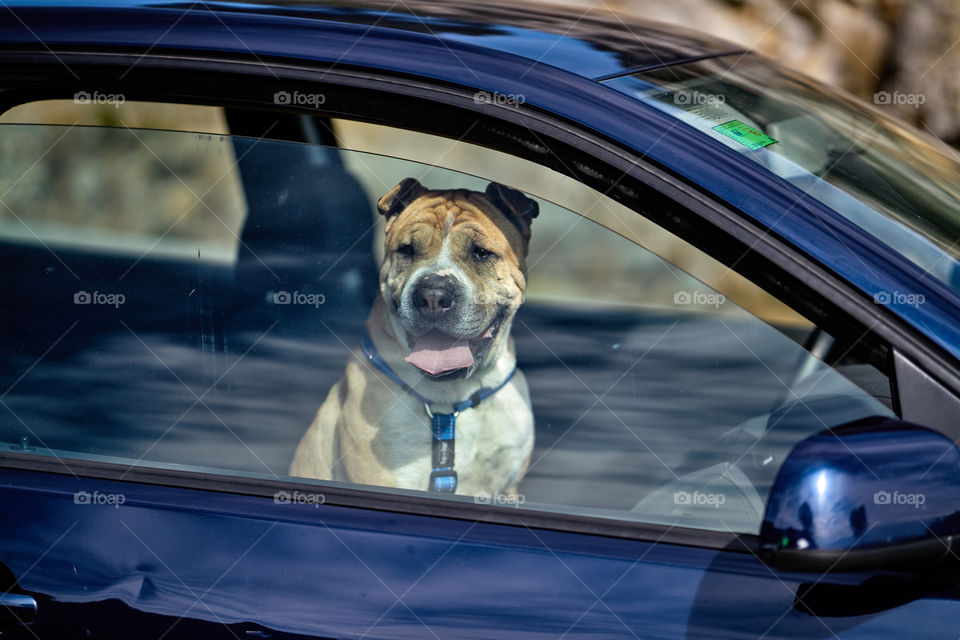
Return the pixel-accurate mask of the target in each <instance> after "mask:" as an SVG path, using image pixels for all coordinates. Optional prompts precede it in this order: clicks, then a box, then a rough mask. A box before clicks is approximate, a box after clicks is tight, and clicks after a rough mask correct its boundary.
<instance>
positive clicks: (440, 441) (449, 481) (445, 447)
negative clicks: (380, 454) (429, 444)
mask: <svg viewBox="0 0 960 640" xmlns="http://www.w3.org/2000/svg"><path fill="white" fill-rule="evenodd" d="M360 347H361V349H363V355H364V356H366V358H367V360H368V361H370V363H371V364H372V365H373V366H375V367H376V368H377V369H379V370H380V372H381V373H382V374H383V375H385V376H387V377H388V378H390V379H391V380H393V381H394V382H395V383H397V385H398V386H399V387H400V388H401V389H403V390H404V391H405V392H407V393H409V394H410V395H411V396H413V397H414V398H416V399H417V400H419V401H420V402H422V403H423V406H424V408H425V409H426V410H427V416H428V417H429V418H430V421H431V428H430V431H431V433H432V434H433V450H432V452H431V463H432V465H433V469H432V470H431V471H430V486H429V489H430V490H431V491H437V492H440V493H453V492H455V491H456V490H457V472H456V470H455V469H454V468H453V460H454V452H455V447H454V445H455V437H456V427H457V416H458V415H460V412H461V411H463V410H465V409H470V408H472V407H475V406H477V405H478V404H480V402H481V401H483V400H485V399H487V398H489V397H490V396H492V395H493V394H495V393H496V392H497V391H500V389H502V388H504V387H505V386H506V385H507V383H508V382H510V380H512V379H513V374H515V373H516V372H517V368H516V367H514V368H513V370H512V371H511V372H510V375H508V376H507V377H506V378H505V379H504V381H503V382H501V383H500V384H498V385H497V386H496V387H482V388H480V389H477V390H476V391H475V392H474V393H473V394H472V395H471V396H470V397H469V398H467V399H466V400H464V401H462V402H458V403H456V404H454V405H453V413H434V412H432V411H431V410H430V404H431V402H430V400H428V399H427V398H426V397H424V396H423V395H421V394H420V393H418V392H417V391H415V390H414V389H413V388H412V387H410V385H408V384H407V383H406V382H404V381H403V380H401V379H400V376H398V375H397V374H396V372H394V370H393V369H391V368H390V365H389V364H387V361H386V360H384V359H383V357H382V356H381V355H380V354H379V353H378V352H377V348H376V347H375V346H373V340H371V339H370V334H367V333H365V334H364V335H363V338H362V339H361V340H360Z"/></svg>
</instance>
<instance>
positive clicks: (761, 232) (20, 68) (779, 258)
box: [0, 50, 960, 553]
mask: <svg viewBox="0 0 960 640" xmlns="http://www.w3.org/2000/svg"><path fill="white" fill-rule="evenodd" d="M133 62H137V70H136V72H135V73H130V74H129V76H128V77H127V78H126V79H125V80H124V81H123V82H117V81H116V80H115V79H114V76H115V75H116V71H117V69H118V68H120V69H123V70H126V69H128V68H129V67H130V65H131V63H133ZM65 65H69V68H70V69H71V70H73V71H74V72H76V71H81V74H80V78H79V79H77V78H75V77H73V76H72V74H70V73H68V72H67V70H66V67H65ZM0 69H3V72H4V81H3V82H4V86H5V87H6V88H5V89H0V111H5V110H6V109H9V108H10V107H12V106H14V105H16V104H22V103H24V102H30V101H35V100H42V99H52V98H69V97H71V96H72V94H73V93H74V92H75V91H78V90H81V89H87V90H89V89H90V88H91V87H102V88H103V90H105V91H106V90H110V91H122V92H123V93H124V94H125V95H127V96H128V98H127V99H128V100H131V99H138V100H155V101H167V102H182V103H193V104H209V105H217V106H234V107H237V108H244V107H246V108H255V109H267V110H275V111H278V112H280V111H286V112H296V113H313V114H315V115H325V116H329V117H345V118H350V119H357V120H366V121H369V122H375V123H380V124H385V125H389V126H398V127H403V128H414V129H418V130H423V131H426V132H430V133H434V134H435V135H445V133H444V130H443V127H442V126H441V125H443V124H445V123H444V122H441V121H440V119H438V118H435V117H434V118H430V119H424V118H423V117H422V116H421V118H420V121H417V118H416V110H408V111H406V112H404V111H403V110H402V109H396V110H395V111H392V112H391V117H389V118H387V117H384V115H383V112H379V113H374V112H372V111H370V110H369V108H368V109H367V111H366V112H364V110H363V109H362V108H357V109H352V110H350V111H349V112H347V111H344V110H343V109H341V110H336V109H332V108H328V109H324V110H323V111H322V112H319V111H310V110H303V109H299V110H298V109H283V108H280V107H277V106H276V105H274V104H273V103H272V101H269V102H268V101H267V100H266V97H267V96H270V97H272V95H273V90H276V89H278V88H286V89H288V90H289V89H293V88H294V84H292V83H302V85H301V86H303V87H304V88H312V89H317V88H320V87H323V88H324V90H325V91H334V92H337V91H339V92H341V93H342V95H344V96H347V95H348V94H351V93H354V92H361V93H362V94H363V100H360V102H363V101H364V100H367V99H368V98H369V97H370V96H380V97H381V98H389V99H390V100H391V105H392V106H396V105H397V101H398V100H400V101H403V100H406V101H409V102H410V103H417V102H418V101H424V100H426V101H430V102H433V103H437V104H445V105H448V106H449V107H450V109H451V113H452V112H453V111H454V110H457V111H460V112H463V113H470V114H471V115H472V117H474V118H477V119H479V120H481V121H483V122H484V125H485V126H484V127H478V128H477V130H476V131H475V132H471V133H470V135H465V136H463V138H462V139H463V140H464V141H468V142H474V143H478V144H482V145H484V146H488V147H492V148H499V149H500V150H503V147H502V144H501V145H500V146H499V147H498V146H497V144H496V142H495V141H496V140H497V139H498V138H497V136H499V140H503V139H513V140H515V141H516V143H517V147H516V148H511V149H510V150H509V151H508V152H509V153H511V154H513V155H516V156H518V157H523V158H526V159H528V160H533V161H534V162H537V163H538V164H543V165H545V166H548V167H549V168H553V169H557V170H559V171H560V172H561V173H566V174H568V175H571V176H572V177H574V178H575V179H577V180H579V181H581V182H583V183H584V184H586V185H587V186H590V187H592V188H594V189H598V190H599V191H600V192H601V193H603V192H604V191H605V190H604V188H603V187H604V186H605V183H604V178H605V177H606V176H605V175H603V174H600V173H599V172H597V171H596V170H595V169H594V168H593V167H594V166H598V165H599V166H605V167H608V168H610V169H612V170H613V171H614V172H625V173H626V174H627V178H626V179H624V180H623V181H622V182H620V184H619V186H618V188H617V189H616V190H615V191H613V192H611V193H609V194H607V195H609V196H610V197H613V198H614V199H616V200H618V201H620V202H623V203H624V204H627V206H630V207H631V208H632V209H634V210H635V211H637V212H638V213H640V214H641V215H644V216H645V217H647V218H648V219H650V220H651V221H653V222H654V223H656V224H659V225H661V226H663V227H664V228H666V229H668V230H669V231H671V232H673V233H675V234H677V235H678V236H680V237H682V238H684V239H685V240H687V241H689V242H691V244H693V245H694V246H696V247H697V248H698V249H700V250H702V251H704V252H705V253H707V254H708V255H711V256H712V257H714V258H716V259H718V260H720V261H721V262H723V263H724V264H729V263H730V262H731V261H732V258H731V257H732V256H735V257H736V258H741V256H745V257H742V259H741V261H740V262H739V264H738V265H737V266H738V267H739V268H738V269H737V271H738V272H740V273H743V274H745V275H746V277H748V278H749V279H751V280H752V281H754V282H755V283H756V284H758V285H759V286H761V287H762V288H764V289H767V290H770V289H773V290H774V291H775V292H776V293H775V295H776V296H777V297H778V298H780V299H782V300H784V301H785V302H787V303H788V304H790V305H791V306H795V307H796V308H798V310H801V311H802V312H803V313H804V314H805V315H808V316H814V317H817V316H823V317H826V316H829V315H831V314H840V315H843V316H850V317H852V318H853V319H854V320H855V321H856V323H857V324H858V325H860V326H861V328H862V327H867V331H866V334H865V335H867V334H869V335H868V336H867V337H871V338H873V339H874V342H877V343H879V344H880V346H879V348H880V349H881V351H882V353H879V354H876V355H877V356H878V357H880V358H885V359H889V358H890V357H891V356H890V353H889V349H884V345H885V344H886V343H889V344H890V345H893V346H896V348H898V349H900V350H901V351H902V352H903V353H905V354H908V355H911V356H912V357H913V359H914V360H915V361H918V362H924V363H926V365H927V368H928V372H929V373H930V374H931V375H932V377H934V379H937V380H939V381H940V382H941V383H942V384H944V385H945V386H946V387H947V388H949V389H951V390H952V391H953V392H954V393H955V394H957V395H960V373H958V371H957V369H956V362H955V361H954V360H953V359H952V357H951V356H950V355H949V354H947V353H946V352H944V351H943V350H941V349H940V348H939V347H938V346H937V345H935V344H933V343H931V342H929V341H927V340H926V339H925V338H923V337H922V336H918V335H917V334H916V333H915V332H913V331H912V330H911V329H910V328H909V327H908V326H906V325H905V324H904V323H903V322H902V321H900V320H899V319H898V318H896V317H895V316H893V315H892V314H881V315H879V316H878V313H877V309H876V307H875V305H873V304H872V301H871V300H869V299H868V298H866V297H865V296H864V295H863V294H861V293H860V292H858V291H856V290H855V289H853V287H851V286H850V285H848V284H846V283H844V282H842V281H839V280H838V279H837V278H836V277H835V276H834V275H833V274H831V273H830V272H829V271H828V270H827V269H825V268H824V267H823V266H822V265H819V264H817V263H815V262H814V261H813V260H811V259H810V258H808V257H806V256H805V255H803V254H802V253H800V252H799V251H798V250H796V249H794V248H793V247H792V246H791V245H790V244H789V243H787V242H786V241H784V240H783V239H782V238H780V237H779V236H777V235H776V234H774V233H770V232H769V231H768V230H766V229H763V228H761V227H760V226H758V225H757V224H756V223H754V222H753V221H752V220H751V219H749V218H748V217H747V216H746V215H744V214H742V213H740V212H738V211H737V210H735V209H733V208H731V207H730V206H728V205H726V204H724V203H721V202H719V201H717V200H716V199H715V198H714V197H713V196H712V195H711V194H709V193H705V192H703V191H701V190H700V189H699V188H698V187H697V186H696V185H693V184H692V183H690V182H688V181H686V180H684V179H683V178H682V177H679V176H677V175H675V174H673V173H671V172H670V171H668V170H666V169H664V168H663V167H658V166H656V165H654V164H653V163H652V162H651V161H649V160H648V159H641V158H639V157H637V155H636V154H635V153H634V152H633V151H631V150H629V149H624V148H622V147H621V146H619V145H617V144H616V143H614V142H612V141H610V140H607V139H604V138H602V137H600V136H598V135H596V134H594V133H592V132H588V131H584V130H582V129H581V128H580V127H578V126H577V125H576V124H574V123H570V122H566V121H564V120H561V119H559V118H557V117H556V116H553V115H551V114H546V113H542V112H538V111H536V110H533V109H529V108H520V109H515V108H504V107H500V106H497V105H495V104H480V105H478V104H476V103H475V101H474V100H473V95H474V92H473V90H471V89H469V88H464V87H458V86H451V85H440V84H431V83H428V82H427V81H425V80H423V79H419V78H418V79H412V78H408V77H398V76H393V75H388V74H385V73H381V72H374V71H370V70H365V71H361V70H356V69H330V68H325V67H322V66H307V65H305V64H303V63H299V64H294V63H291V62H290V61H272V60H271V61H266V62H251V61H249V60H245V59H242V58H239V57H237V58H231V57H222V56H221V57H218V56H215V55H210V54H196V55H194V54H187V53H176V54H171V53H156V54H150V55H148V56H146V57H143V58H142V59H141V58H140V54H139V53H129V52H90V51H68V50H60V51H57V52H55V53H54V52H47V51H4V52H0ZM193 76H203V82H202V83H197V84H196V86H195V87H194V86H193V85H191V83H190V78H192V77H193ZM51 79H54V82H51ZM241 79H242V82H243V85H242V86H243V87H244V94H243V95H237V94H236V93H231V92H230V91H231V89H234V90H235V88H236V87H237V86H240V85H239V82H240V81H241ZM254 82H256V83H257V84H258V85H259V86H261V87H263V89H262V90H260V91H253V90H252V84H253V83H254ZM51 86H56V87H57V88H56V89H50V87H51ZM218 92H219V93H218ZM254 93H256V96H255V97H253V96H252V94H254ZM354 97H355V98H356V97H357V96H354ZM328 102H331V101H328ZM355 102H356V100H355ZM344 103H346V104H349V100H346V101H344ZM454 129H455V127H454ZM524 131H526V132H528V133H532V134H533V138H532V139H531V137H530V135H525V134H523V132H524ZM481 134H482V135H481ZM446 135H447V137H449V135H450V131H447V132H446ZM454 137H456V136H454ZM547 141H549V143H550V144H552V145H556V148H562V149H563V151H564V152H565V153H566V152H567V151H568V150H570V151H572V153H571V154H570V156H569V162H566V163H564V162H562V161H561V164H562V165H564V166H556V163H555V162H554V165H553V166H551V165H550V164H545V162H544V153H543V149H540V148H538V147H540V146H543V144H544V143H545V142H547ZM538 143H539V144H538ZM554 155H555V156H556V155H558V154H554ZM578 155H580V156H583V158H582V159H581V158H577V156H578ZM557 159H559V157H557ZM583 159H586V160H588V161H589V164H586V163H582V162H581V161H582V160H583ZM638 188H639V189H640V190H642V191H643V194H644V196H647V197H649V196H650V195H651V193H653V194H654V195H655V196H657V197H656V198H655V202H654V203H653V206H648V208H647V209H646V210H644V209H643V208H642V207H637V206H636V204H635V203H634V204H633V205H632V206H631V204H630V200H631V199H633V198H637V197H638V193H637V189H638ZM698 221H699V222H705V223H707V225H706V226H707V227H709V228H708V229H702V228H701V229H699V231H698V226H699V227H702V226H703V225H702V224H701V225H696V224H694V223H695V222H698ZM715 230H720V232H721V237H723V238H724V239H725V240H726V242H723V243H718V242H717V237H718V236H717V234H716V233H715ZM707 236H709V237H707ZM708 239H709V240H710V243H709V245H708V244H707V242H706V241H707V240H708ZM862 337H863V336H861V338H862ZM888 370H891V369H888ZM0 467H8V468H15V469H23V470H38V471H44V472H47V473H70V472H72V473H75V474H77V475H82V476H86V477H91V478H105V479H114V478H118V477H119V475H120V474H122V473H125V472H128V471H129V473H127V475H126V478H127V479H128V480H130V481H135V482H144V483H148V484H161V485H167V486H177V487H184V488H196V489H205V490H211V491H221V492H229V493H242V494H246V495H256V496H272V495H273V493H274V492H275V491H276V490H277V489H288V490H293V489H297V488H302V487H303V486H304V483H303V482H297V481H280V482H276V481H268V480H261V479H256V478H243V477H238V476H215V475H209V474H197V473H191V472H180V471H170V470H163V469H147V468H143V467H137V468H134V469H132V470H129V469H128V468H127V467H124V466H122V465H116V464H110V463H102V462H93V461H86V460H81V461H74V460H71V461H70V468H69V470H68V469H65V468H64V466H63V465H62V464H61V463H60V462H57V461H55V460H51V459H50V458H44V457H40V456H30V455H23V454H16V453H12V452H0ZM311 486H312V485H311ZM318 486H322V487H323V491H324V493H325V494H326V495H327V496H328V497H329V498H330V500H329V503H330V504H338V505H342V506H355V507H360V508H367V509H381V510H385V511H402V512H405V513H429V514H430V515H438V516H445V517H454V518H466V519H470V520H481V521H486V522H496V523H499V524H504V525H513V526H521V525H522V526H530V527H533V528H546V529H559V530H563V531H570V532H577V533H586V534H594V535H607V536H614V537H628V538H631V539H637V540H644V541H660V542H663V543H669V544H681V545H692V546H698V547H704V548H711V549H728V550H735V551H736V550H740V551H742V552H744V553H746V552H749V551H751V550H754V549H756V548H757V546H758V545H757V537H756V536H753V535H751V534H726V533H718V532H713V531H708V530H700V529H683V528H680V527H669V526H665V525H654V524H649V525H648V524H639V523H634V522H629V521H622V522H612V521H609V520H607V519H602V518H596V517H589V516H574V515H566V514H560V513H556V514H544V513H542V512H539V511H531V510H523V509H514V508H508V507H490V506H486V505H472V504H461V503H456V502H452V501H447V500H443V499H437V498H433V497H430V496H429V495H426V494H425V495H424V496H423V497H414V498H410V497H406V496H399V495H391V496H389V497H384V496H383V495H380V494H375V493H373V492H370V491H366V490H364V489H340V488H336V489H332V488H331V487H329V486H328V485H318ZM734 542H736V543H735V544H734Z"/></svg>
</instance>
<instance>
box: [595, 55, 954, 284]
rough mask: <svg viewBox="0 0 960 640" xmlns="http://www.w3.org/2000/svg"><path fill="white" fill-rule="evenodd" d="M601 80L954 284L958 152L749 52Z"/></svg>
mask: <svg viewBox="0 0 960 640" xmlns="http://www.w3.org/2000/svg"><path fill="white" fill-rule="evenodd" d="M605 84H608V85H609V86H611V87H613V88H615V89H618V90H620V91H623V92H624V93H628V94H630V95H632V96H635V97H637V98H639V99H642V100H644V101H646V102H648V103H649V104H651V105H652V106H655V107H657V108H658V109H661V110H663V111H665V112H667V113H669V114H671V115H674V116H676V117H677V118H679V119H680V120H683V121H684V122H687V123H689V124H690V125H692V126H693V127H695V128H697V129H698V130H700V131H703V132H704V133H706V134H707V135H709V136H711V137H713V138H714V139H716V140H718V141H719V142H721V143H723V144H725V145H727V146H729V147H730V148H732V149H735V150H737V151H739V152H741V153H743V154H745V155H746V156H747V157H748V158H750V159H751V160H753V161H754V162H756V163H758V164H760V165H761V166H763V167H766V168H767V169H769V170H770V171H772V172H773V173H775V174H777V175H778V176H780V177H782V178H784V179H786V180H788V181H789V182H791V183H792V184H794V185H796V186H797V187H799V188H800V189H802V190H803V191H804V193H805V194H808V195H810V196H812V197H814V198H816V199H818V200H821V201H822V202H824V203H825V204H827V205H828V206H829V207H830V208H832V209H833V210H835V211H837V212H838V213H840V214H841V215H843V216H846V217H847V218H848V219H850V220H851V221H853V222H854V223H855V224H857V225H859V226H861V227H862V228H863V229H865V230H867V231H868V232H869V233H871V234H873V235H874V236H876V237H877V238H878V239H879V240H881V241H883V242H885V243H886V244H888V245H889V246H890V247H891V248H892V249H894V250H895V251H897V252H899V253H901V254H902V255H904V256H906V257H907V258H909V259H910V260H912V261H913V262H915V263H916V264H917V265H919V266H920V267H921V268H923V269H924V270H925V271H927V272H929V273H931V274H932V275H934V276H935V277H937V278H939V279H940V280H942V281H943V282H945V283H946V284H948V285H950V286H952V287H953V288H954V289H955V290H960V262H958V259H960V251H958V245H960V190H958V188H957V185H958V183H960V181H958V178H960V160H958V158H957V155H956V152H955V151H951V150H949V149H948V148H946V147H945V145H943V144H939V145H938V144H936V143H935V142H936V141H933V142H932V141H931V140H928V139H927V138H926V137H925V136H923V135H921V134H920V133H919V132H917V131H915V130H911V129H910V128H908V127H906V126H905V125H903V124H902V123H898V122H896V121H895V120H893V119H891V118H885V117H883V116H882V115H881V114H879V113H878V112H876V111H873V110H870V109H868V108H867V107H865V106H863V105H862V104H859V103H857V102H856V101H854V100H849V99H846V98H844V97H843V96H840V95H838V94H836V93H833V92H828V91H827V90H825V89H824V88H822V87H820V86H818V85H817V83H815V82H813V81H811V80H810V79H809V78H804V77H802V76H800V75H798V74H795V73H793V72H791V71H788V70H786V69H781V68H779V67H777V66H776V65H775V64H772V63H770V62H769V61H761V60H758V59H757V58H756V57H755V56H752V55H747V56H721V57H718V58H713V59H709V60H702V61H698V62H694V63H690V64H684V65H675V66H671V67H665V68H662V69H656V70H651V71H646V72H643V73H638V74H635V75H630V76H623V77H620V78H616V79H613V80H609V81H607V82H606V83H605ZM922 99H923V96H919V95H910V94H901V93H899V92H895V93H894V94H890V93H887V92H880V93H878V94H877V95H876V96H875V100H876V102H877V103H878V104H880V105H883V104H889V103H890V102H891V101H897V102H901V103H902V102H907V103H909V104H918V101H922Z"/></svg>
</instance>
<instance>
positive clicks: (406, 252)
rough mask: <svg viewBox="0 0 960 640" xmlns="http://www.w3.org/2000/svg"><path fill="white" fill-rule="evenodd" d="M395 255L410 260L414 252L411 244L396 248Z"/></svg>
mask: <svg viewBox="0 0 960 640" xmlns="http://www.w3.org/2000/svg"><path fill="white" fill-rule="evenodd" d="M397 253H399V254H400V255H403V256H407V257H408V258H412V257H413V254H414V253H416V252H415V251H414V249H413V244H412V243H409V242H407V243H406V244H402V245H400V246H399V247H397Z"/></svg>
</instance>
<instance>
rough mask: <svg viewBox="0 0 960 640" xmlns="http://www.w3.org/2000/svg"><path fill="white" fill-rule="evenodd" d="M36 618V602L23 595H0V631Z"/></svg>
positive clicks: (30, 597) (31, 597)
mask: <svg viewBox="0 0 960 640" xmlns="http://www.w3.org/2000/svg"><path fill="white" fill-rule="evenodd" d="M36 617H37V601H36V600H35V599H34V598H33V596H28V595H26V594H23V593H0V629H5V628H8V627H12V626H13V625H15V624H19V623H23V622H31V621H33V619H34V618H36Z"/></svg>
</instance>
